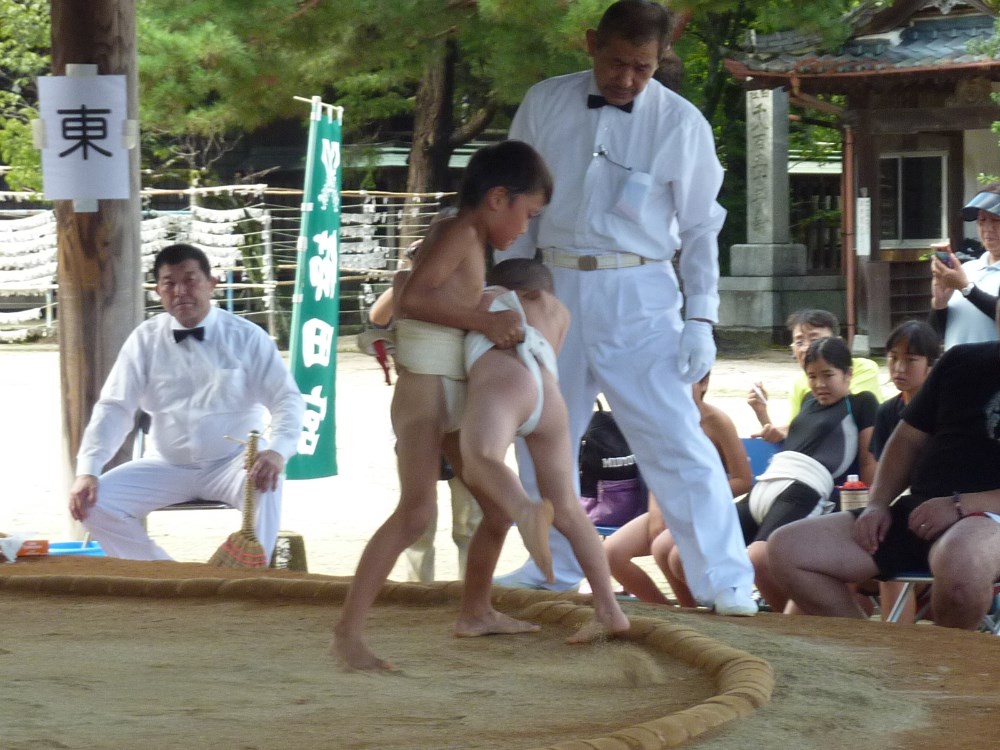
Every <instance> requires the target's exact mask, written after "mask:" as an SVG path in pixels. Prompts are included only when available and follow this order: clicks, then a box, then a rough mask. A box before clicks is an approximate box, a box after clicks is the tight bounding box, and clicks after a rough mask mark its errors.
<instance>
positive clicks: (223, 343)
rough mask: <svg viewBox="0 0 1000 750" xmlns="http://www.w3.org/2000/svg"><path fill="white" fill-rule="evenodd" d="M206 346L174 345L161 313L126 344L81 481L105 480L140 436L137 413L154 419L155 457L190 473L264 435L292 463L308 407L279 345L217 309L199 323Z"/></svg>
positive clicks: (94, 426) (104, 393)
mask: <svg viewBox="0 0 1000 750" xmlns="http://www.w3.org/2000/svg"><path fill="white" fill-rule="evenodd" d="M200 325H201V326H204V328H205V338H204V341H198V340H197V339H195V338H194V337H190V336H189V337H188V338H186V339H185V340H183V341H181V342H179V343H178V342H175V341H174V337H173V329H175V328H179V327H180V326H179V325H178V324H177V321H176V320H175V319H174V318H173V317H171V316H170V315H169V314H167V313H161V314H160V315H157V316H155V317H153V318H150V319H149V320H147V321H145V322H143V323H142V324H140V325H139V326H138V327H137V328H136V329H135V330H134V331H133V332H132V333H131V334H130V335H129V337H128V339H127V340H126V341H125V344H124V346H122V349H121V352H119V354H118V358H117V359H116V361H115V364H114V367H113V368H112V369H111V373H110V374H109V375H108V379H107V381H106V382H105V383H104V387H103V388H102V389H101V397H100V400H99V401H98V402H97V404H96V405H95V406H94V410H93V413H92V414H91V418H90V422H89V423H88V425H87V429H86V430H85V432H84V435H83V441H82V444H81V446H80V450H79V452H78V453H77V467H76V468H77V475H82V474H90V475H93V476H99V475H100V474H101V471H102V469H103V468H104V465H105V464H107V462H108V461H109V460H111V458H112V457H113V456H114V454H115V453H116V452H117V451H118V448H119V447H120V446H121V444H122V442H123V441H124V440H125V437H126V436H127V435H128V433H129V432H130V431H131V430H132V428H133V426H134V420H135V413H136V411H137V410H138V409H142V410H143V411H145V412H147V413H148V414H149V415H150V417H151V418H152V427H151V429H150V443H151V446H152V451H151V452H152V453H155V454H157V455H159V456H160V457H162V458H163V459H164V460H166V461H168V462H169V463H172V464H179V465H189V464H201V463H205V462H209V461H214V460H218V459H221V458H226V457H228V456H234V455H236V454H237V453H239V452H240V451H241V450H242V447H241V446H240V445H238V444H237V443H234V442H233V441H232V440H228V439H227V436H231V437H234V438H239V439H246V436H247V434H248V433H249V432H250V431H251V430H259V431H262V430H263V429H264V428H265V427H266V426H267V424H268V423H267V415H268V413H269V414H270V435H269V439H268V445H267V447H268V449H270V450H273V451H276V452H278V453H280V454H281V455H282V456H284V458H285V460H286V461H287V460H288V459H289V458H291V457H292V456H293V455H294V454H295V452H296V448H297V445H298V440H299V435H300V433H301V431H302V417H303V414H304V411H305V403H304V401H303V400H302V395H301V393H300V392H299V389H298V387H297V386H296V384H295V381H294V379H293V378H292V376H291V373H290V372H289V370H288V367H287V366H286V365H285V363H284V362H283V361H282V359H281V356H280V355H279V353H278V350H277V348H276V347H275V345H274V342H273V341H271V339H270V338H269V337H268V335H267V333H266V332H265V331H263V330H262V329H261V328H260V327H259V326H257V325H255V324H253V323H251V322H249V321H246V320H244V319H242V318H240V317H238V316H236V315H233V314H232V313H229V312H226V311H224V310H220V309H219V308H217V307H213V308H212V309H211V310H210V311H209V313H208V315H207V316H206V317H205V319H204V320H203V321H202V322H201V323H200Z"/></svg>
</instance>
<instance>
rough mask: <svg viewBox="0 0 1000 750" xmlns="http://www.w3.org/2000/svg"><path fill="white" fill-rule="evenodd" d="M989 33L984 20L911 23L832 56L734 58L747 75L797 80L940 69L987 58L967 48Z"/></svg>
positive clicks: (989, 26) (854, 41)
mask: <svg viewBox="0 0 1000 750" xmlns="http://www.w3.org/2000/svg"><path fill="white" fill-rule="evenodd" d="M993 30H994V24H993V19H992V18H988V17H986V16H962V17H957V18H939V19H933V20H926V21H916V22H915V23H914V24H913V25H912V26H909V27H907V28H904V29H901V30H900V31H899V32H897V33H895V34H883V35H878V36H873V37H859V38H856V39H851V40H849V41H848V42H846V43H845V44H844V46H843V47H842V48H841V49H839V50H837V51H836V52H835V53H833V54H826V55H817V54H815V52H811V51H804V52H800V53H798V54H796V53H794V52H784V53H779V54H761V52H760V51H758V52H756V53H752V54H748V55H739V56H734V57H735V58H736V59H739V60H741V61H742V62H743V63H744V64H745V65H746V66H747V68H749V69H750V70H752V71H760V72H762V73H764V72H771V73H778V72H791V71H795V72H796V73H798V74H800V75H816V74H818V73H854V72H862V71H889V70H903V69H906V68H922V67H937V68H942V67H948V66H950V65H960V64H966V63H975V62H985V61H988V60H990V59H992V58H990V56H988V55H984V54H981V53H972V52H970V51H969V43H970V42H981V41H983V40H986V39H989V38H990V37H992V36H993ZM758 49H759V48H758Z"/></svg>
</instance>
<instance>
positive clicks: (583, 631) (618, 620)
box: [566, 612, 630, 644]
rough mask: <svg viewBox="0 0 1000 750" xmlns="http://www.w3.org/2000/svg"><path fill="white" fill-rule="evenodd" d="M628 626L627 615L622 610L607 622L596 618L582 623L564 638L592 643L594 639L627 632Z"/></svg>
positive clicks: (574, 642)
mask: <svg viewBox="0 0 1000 750" xmlns="http://www.w3.org/2000/svg"><path fill="white" fill-rule="evenodd" d="M629 627H630V624H629V621H628V617H626V616H625V613H624V612H621V613H618V614H616V615H615V616H614V617H612V618H610V619H609V621H608V622H601V621H600V620H598V619H594V620H591V621H590V622H588V623H584V624H583V625H582V626H581V627H580V629H579V630H577V631H576V632H575V633H573V635H571V636H570V637H569V638H567V639H566V643H572V644H579V643H593V642H594V641H606V640H609V639H611V638H614V637H615V636H618V635H621V634H622V633H626V632H628V629H629Z"/></svg>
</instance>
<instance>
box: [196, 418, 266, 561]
mask: <svg viewBox="0 0 1000 750" xmlns="http://www.w3.org/2000/svg"><path fill="white" fill-rule="evenodd" d="M259 437H260V433H259V432H257V431H256V430H254V431H252V432H251V433H250V436H249V437H248V438H247V444H246V450H245V451H244V459H243V466H244V468H245V469H246V472H247V474H246V478H245V479H244V480H243V525H242V527H241V528H240V530H239V531H234V532H233V533H232V534H230V535H229V538H228V539H226V541H225V542H223V543H222V546H221V547H219V549H217V550H215V554H213V555H212V557H211V558H209V561H208V564H209V565H215V566H216V567H219V568H263V567H266V566H267V555H266V554H265V553H264V547H263V545H262V544H261V543H260V540H259V539H257V534H256V533H255V532H254V528H253V521H254V506H255V503H254V498H255V497H256V495H257V490H256V488H255V487H254V485H253V481H252V480H251V479H250V469H251V468H253V465H254V462H255V461H256V460H257V440H258V438H259Z"/></svg>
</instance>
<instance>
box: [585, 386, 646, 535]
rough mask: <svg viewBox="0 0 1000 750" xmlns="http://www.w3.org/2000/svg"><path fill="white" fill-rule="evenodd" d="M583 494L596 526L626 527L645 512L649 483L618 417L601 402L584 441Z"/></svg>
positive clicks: (588, 512) (591, 518)
mask: <svg viewBox="0 0 1000 750" xmlns="http://www.w3.org/2000/svg"><path fill="white" fill-rule="evenodd" d="M579 464H580V495H581V498H580V499H581V502H582V503H583V506H584V509H585V510H586V511H587V516H588V517H589V518H590V520H591V521H593V522H594V525H596V526H622V525H623V524H626V523H628V522H629V521H631V520H632V519H633V518H635V517H636V516H638V515H641V514H642V513H645V512H646V510H647V507H648V499H647V490H646V485H645V483H644V482H643V481H642V476H641V475H640V474H639V466H638V465H637V464H636V462H635V455H634V454H633V453H632V449H631V448H629V446H628V441H627V440H625V436H624V435H623V434H622V431H621V430H620V429H619V428H618V423H617V422H615V418H614V416H613V415H612V414H611V412H610V411H607V410H605V409H604V407H603V405H602V404H601V402H600V401H598V402H597V410H596V411H595V412H594V416H593V417H591V419H590V424H589V425H588V426H587V431H586V432H585V433H584V435H583V439H582V440H581V441H580V454H579Z"/></svg>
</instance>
